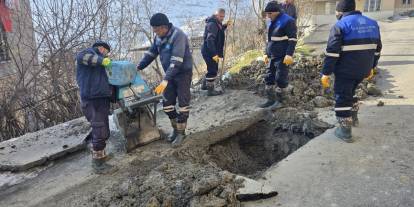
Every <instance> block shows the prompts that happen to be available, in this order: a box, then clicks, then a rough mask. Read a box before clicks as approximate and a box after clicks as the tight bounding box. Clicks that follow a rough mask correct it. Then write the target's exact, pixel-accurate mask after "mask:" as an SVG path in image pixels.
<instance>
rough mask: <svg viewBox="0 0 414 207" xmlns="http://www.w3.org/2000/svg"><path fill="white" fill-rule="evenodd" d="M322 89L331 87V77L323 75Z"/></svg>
mask: <svg viewBox="0 0 414 207" xmlns="http://www.w3.org/2000/svg"><path fill="white" fill-rule="evenodd" d="M321 84H322V88H324V89H327V88H329V87H330V86H331V78H330V77H329V75H322V77H321Z"/></svg>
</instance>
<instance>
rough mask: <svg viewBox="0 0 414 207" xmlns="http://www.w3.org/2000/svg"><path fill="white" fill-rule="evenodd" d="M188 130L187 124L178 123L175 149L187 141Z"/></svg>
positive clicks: (174, 142) (173, 144) (174, 143)
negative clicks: (186, 131) (186, 132)
mask: <svg viewBox="0 0 414 207" xmlns="http://www.w3.org/2000/svg"><path fill="white" fill-rule="evenodd" d="M186 128H187V122H184V123H177V136H176V137H175V140H174V141H173V142H172V146H173V147H179V146H180V145H181V144H182V143H183V141H184V139H185V129H186Z"/></svg>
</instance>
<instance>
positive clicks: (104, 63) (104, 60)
mask: <svg viewBox="0 0 414 207" xmlns="http://www.w3.org/2000/svg"><path fill="white" fill-rule="evenodd" d="M102 65H103V66H104V67H109V66H111V65H112V61H111V59H109V58H104V59H103V60H102Z"/></svg>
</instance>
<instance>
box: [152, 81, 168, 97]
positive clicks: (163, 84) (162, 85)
mask: <svg viewBox="0 0 414 207" xmlns="http://www.w3.org/2000/svg"><path fill="white" fill-rule="evenodd" d="M167 85H168V81H166V80H163V81H162V82H161V83H160V85H158V86H157V87H156V88H155V90H154V92H155V93H156V94H157V95H160V94H162V93H163V92H164V90H165V88H167Z"/></svg>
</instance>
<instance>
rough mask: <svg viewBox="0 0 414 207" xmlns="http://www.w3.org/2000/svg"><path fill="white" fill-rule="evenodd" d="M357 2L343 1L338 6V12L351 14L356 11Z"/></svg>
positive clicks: (351, 0) (353, 0) (352, 0)
mask: <svg viewBox="0 0 414 207" xmlns="http://www.w3.org/2000/svg"><path fill="white" fill-rule="evenodd" d="M355 7H356V6H355V0H341V1H340V2H339V3H338V4H337V5H336V11H338V12H351V11H355Z"/></svg>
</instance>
